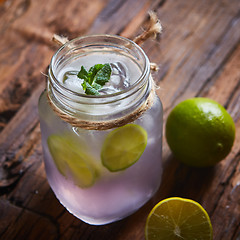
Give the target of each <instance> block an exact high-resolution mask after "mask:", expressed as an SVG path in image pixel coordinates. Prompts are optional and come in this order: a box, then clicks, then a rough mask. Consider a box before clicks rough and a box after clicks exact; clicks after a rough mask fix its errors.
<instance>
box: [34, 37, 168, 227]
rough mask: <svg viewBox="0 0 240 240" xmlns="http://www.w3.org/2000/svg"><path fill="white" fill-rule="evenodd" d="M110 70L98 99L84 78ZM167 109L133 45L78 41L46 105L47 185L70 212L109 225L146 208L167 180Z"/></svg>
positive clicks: (116, 40) (62, 52)
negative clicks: (95, 70)
mask: <svg viewBox="0 0 240 240" xmlns="http://www.w3.org/2000/svg"><path fill="white" fill-rule="evenodd" d="M96 64H109V65H110V67H111V71H112V72H111V77H110V80H109V81H108V82H107V83H106V86H103V87H102V89H101V90H99V94H97V95H88V94H86V93H85V92H84V91H83V89H82V83H83V81H84V80H83V79H80V78H79V77H78V76H77V75H78V73H79V71H80V69H81V67H82V66H83V67H84V68H85V69H86V71H88V70H89V69H90V68H91V67H92V66H95V65H96ZM162 115H163V110H162V104H161V101H160V99H159V97H158V96H157V95H156V93H155V88H154V82H153V79H152V77H151V74H150V63H149V59H148V57H147V56H146V54H145V53H144V51H143V50H142V49H141V48H140V47H139V46H138V45H137V44H135V43H134V42H133V41H131V40H129V39H127V38H123V37H120V36H114V35H92V36H84V37H80V38H76V39H74V40H72V41H69V42H67V43H66V44H65V45H63V46H62V47H61V48H60V49H59V50H58V51H57V52H56V53H55V54H54V55H53V57H52V60H51V63H50V66H49V73H48V81H47V87H46V90H45V91H44V92H43V93H42V95H41V96H40V99H39V117H40V126H41V134H42V147H43V155H44V164H45V169H46V174H47V179H48V182H49V184H50V186H51V188H52V190H53V192H54V193H55V195H56V197H57V198H58V199H59V201H60V202H61V204H62V205H63V206H65V208H66V209H67V210H68V211H69V212H70V213H72V214H73V215H75V216H76V217H77V218H79V219H81V220H82V221H84V222H86V223H89V224H93V225H102V224H107V223H110V222H114V221H117V220H120V219H122V218H124V217H126V216H128V215H130V214H132V213H133V212H135V211H137V210H138V209H139V208H140V207H141V206H143V205H144V204H145V203H146V202H147V201H148V200H149V199H150V198H151V197H152V196H153V195H154V194H155V193H156V191H157V190H158V188H159V185H160V182H161V175H162V163H161V155H162V125H163V120H162Z"/></svg>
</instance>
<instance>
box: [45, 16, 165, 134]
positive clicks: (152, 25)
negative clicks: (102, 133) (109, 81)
mask: <svg viewBox="0 0 240 240" xmlns="http://www.w3.org/2000/svg"><path fill="white" fill-rule="evenodd" d="M149 17H150V18H149V23H148V27H147V29H146V30H145V31H143V33H141V34H140V35H139V36H137V37H136V38H134V39H133V41H134V42H135V43H136V44H138V45H140V44H142V43H143V42H145V41H146V40H147V39H148V38H153V39H155V38H156V36H157V35H158V34H160V33H161V31H162V26H161V23H160V21H159V19H158V18H157V16H156V14H155V13H154V12H149ZM53 41H54V42H56V43H57V44H59V45H63V44H65V43H67V42H68V39H67V38H65V37H60V36H58V35H56V34H54V36H53ZM150 68H151V70H153V71H157V70H158V67H157V65H156V64H155V63H151V64H150ZM150 87H151V90H150V93H149V95H148V97H147V99H146V100H145V102H144V103H143V104H142V105H141V106H140V107H139V108H137V109H136V110H134V111H133V112H131V113H129V114H127V115H125V116H123V117H120V118H117V119H113V120H107V121H89V120H83V119H80V118H78V117H77V116H71V115H69V114H67V113H66V112H64V111H63V110H62V109H61V108H59V107H58V106H57V105H56V104H55V103H54V102H53V101H52V99H51V98H50V96H49V93H48V94H47V97H48V102H49V104H50V106H51V108H52V109H53V111H54V112H55V113H56V114H57V115H58V116H59V117H60V118H61V119H62V120H63V121H65V122H67V123H69V124H71V125H72V126H73V127H80V128H83V129H87V130H107V129H111V128H116V127H121V126H124V125H126V124H127V123H131V122H134V121H135V120H136V119H138V118H139V117H140V116H141V115H142V114H143V113H144V112H145V111H146V110H147V109H149V108H151V107H152V105H153V103H154V99H155V96H156V93H155V89H156V86H155V82H154V80H153V78H152V76H151V74H150Z"/></svg>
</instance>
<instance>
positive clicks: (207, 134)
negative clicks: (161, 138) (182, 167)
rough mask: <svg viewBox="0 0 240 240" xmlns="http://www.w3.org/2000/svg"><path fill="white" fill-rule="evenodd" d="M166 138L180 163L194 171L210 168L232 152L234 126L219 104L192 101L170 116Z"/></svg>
mask: <svg viewBox="0 0 240 240" xmlns="http://www.w3.org/2000/svg"><path fill="white" fill-rule="evenodd" d="M166 138H167V142H168V145H169V147H170V149H171V150H172V152H173V154H174V155H175V156H176V158H177V159H179V160H180V161H181V162H183V163H185V164H187V165H190V166H196V167H204V166H212V165H214V164H216V163H218V162H219V161H221V160H222V159H224V158H225V157H226V156H227V155H228V153H229V152H230V151H231V148H232V145H233V142H234V138H235V126H234V122H233V120H232V118H231V116H230V115H229V114H228V112H227V111H226V110H225V108H224V107H223V106H221V105H220V104H219V103H217V102H215V101H213V100H211V99H208V98H191V99H188V100H185V101H183V102H181V103H179V104H178V105H177V106H176V107H175V108H174V109H173V110H172V111H171V113H170V114H169V116H168V119H167V123H166Z"/></svg>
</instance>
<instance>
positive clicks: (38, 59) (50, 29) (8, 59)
mask: <svg viewBox="0 0 240 240" xmlns="http://www.w3.org/2000/svg"><path fill="white" fill-rule="evenodd" d="M148 10H154V11H155V12H156V13H157V14H158V16H159V18H160V19H161V21H162V25H163V28H164V31H163V34H162V35H161V38H160V40H159V41H153V40H149V41H147V42H146V43H144V45H143V46H142V47H143V48H144V50H145V52H146V53H147V55H148V56H149V58H150V60H151V61H152V62H155V63H157V64H158V65H159V66H160V70H159V72H157V73H154V78H155V80H156V83H157V84H158V85H159V86H160V89H158V90H157V94H158V95H159V97H160V98H161V100H162V102H163V105H164V125H165V120H166V118H167V116H168V114H169V112H170V110H171V109H172V108H173V107H174V106H175V105H176V104H177V103H178V102H180V101H181V100H184V99H187V98H190V97H194V96H203V97H209V98H212V99H214V100H216V101H218V102H219V103H221V104H222V105H223V106H224V107H226V109H227V110H228V112H229V113H230V114H231V116H232V117H233V119H234V121H235V125H236V139H235V144H234V146H233V148H232V151H231V153H230V154H229V155H228V156H227V157H226V159H225V160H224V161H222V162H221V163H219V164H218V165H216V166H215V167H213V168H207V169H194V168H189V167H186V166H184V165H182V164H180V163H179V162H177V161H176V160H175V159H174V157H173V156H172V154H171V152H170V150H169V148H168V146H167V144H166V140H165V137H164V139H163V167H164V174H163V180H162V185H161V187H160V189H159V191H158V192H157V194H156V195H155V196H154V197H153V198H152V199H151V200H150V201H149V202H148V203H147V204H146V205H145V206H144V207H142V208H141V209H140V210H139V211H138V212H136V213H135V214H133V215H132V216H130V217H128V218H126V219H124V220H122V221H119V222H116V223H113V224H109V225H106V226H90V225H87V224H85V223H83V222H81V221H80V220H78V219H77V218H75V217H73V216H72V215H71V214H70V213H68V212H67V211H66V210H65V209H64V208H63V207H62V206H61V205H60V204H59V202H58V201H57V200H56V198H55V197H54V194H53V192H52V191H51V189H50V187H49V185H48V182H47V180H46V175H45V172H44V166H43V161H42V149H41V138H40V136H41V133H40V129H39V120H38V111H37V102H38V97H39V94H40V93H41V91H42V90H43V89H44V87H45V80H46V78H45V76H44V75H43V74H41V73H44V72H45V70H46V68H47V66H48V64H49V62H50V59H51V56H52V54H53V53H54V51H55V50H56V47H55V46H54V45H53V43H52V42H51V37H52V35H53V33H57V34H63V35H64V36H68V37H69V38H70V39H72V38H74V37H77V36H80V35H84V34H93V33H109V34H118V35H122V36H125V37H128V38H134V37H135V36H136V35H137V34H139V32H141V26H144V25H145V23H146V21H147V20H148V14H147V11H148ZM0 130H1V132H0V164H1V167H0V239H3V240H16V239H17V240H18V239H20V240H21V239H24V240H27V239H44V240H48V239H50V240H52V239H61V240H63V239H81V240H102V239H104V240H105V239H110V240H122V239H124V240H135V239H136V240H143V239H144V225H145V221H146V217H147V215H148V213H149V211H150V210H151V209H152V207H153V206H154V205H155V204H156V203H157V202H158V201H160V200H162V199H164V198H166V197H170V196H180V197H186V198H191V199H194V200H196V201H198V202H199V203H200V204H202V205H203V207H204V208H205V209H206V210H207V212H208V213H209V215H210V218H211V221H212V225H213V231H214V239H215V240H219V239H223V240H232V239H238V240H239V239H240V226H239V223H240V174H239V169H240V161H239V160H240V1H239V0H199V1H192V0H110V1H108V0H65V1H63V0H41V1H37V0H0Z"/></svg>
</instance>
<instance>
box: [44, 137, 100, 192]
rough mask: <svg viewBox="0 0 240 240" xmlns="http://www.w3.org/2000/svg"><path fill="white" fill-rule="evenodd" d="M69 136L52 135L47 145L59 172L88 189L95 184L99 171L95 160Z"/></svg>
mask: <svg viewBox="0 0 240 240" xmlns="http://www.w3.org/2000/svg"><path fill="white" fill-rule="evenodd" d="M75 140H76V139H74V138H73V137H71V136H69V135H54V134H53V135H50V136H49V137H48V140H47V143H48V148H49V151H50V153H51V155H52V158H53V160H54V162H55V164H56V166H57V168H58V170H59V172H60V173H61V174H62V175H63V176H65V177H66V178H67V179H69V178H70V179H72V180H73V181H74V183H75V184H76V185H77V186H79V187H81V188H86V187H90V186H92V185H93V184H94V182H95V179H96V176H97V171H96V168H95V167H94V165H93V160H92V159H91V158H90V157H89V156H88V155H87V154H85V153H84V152H83V150H82V149H81V146H80V145H79V142H76V141H75Z"/></svg>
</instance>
